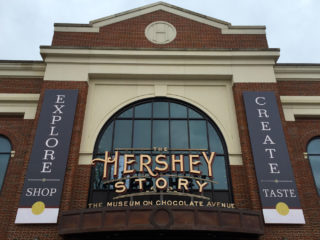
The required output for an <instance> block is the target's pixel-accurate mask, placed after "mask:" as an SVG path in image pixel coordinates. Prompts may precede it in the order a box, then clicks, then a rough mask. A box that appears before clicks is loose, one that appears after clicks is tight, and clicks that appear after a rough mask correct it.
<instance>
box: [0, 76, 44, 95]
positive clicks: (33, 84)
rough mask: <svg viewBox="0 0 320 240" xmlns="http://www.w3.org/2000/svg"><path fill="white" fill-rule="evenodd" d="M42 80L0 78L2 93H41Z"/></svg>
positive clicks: (0, 90) (0, 91)
mask: <svg viewBox="0 0 320 240" xmlns="http://www.w3.org/2000/svg"><path fill="white" fill-rule="evenodd" d="M42 82H43V79H42V78H0V93H40V89H41V85H42Z"/></svg>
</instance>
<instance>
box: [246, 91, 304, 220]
mask: <svg viewBox="0 0 320 240" xmlns="http://www.w3.org/2000/svg"><path fill="white" fill-rule="evenodd" d="M243 97H244V103H245V108H246V115H247V121H248V128H249V135H250V141H251V148H252V153H253V158H254V164H255V170H256V176H257V180H258V185H259V192H260V199H261V202H262V208H263V213H264V218H265V222H266V223H305V221H304V216H303V212H302V210H301V206H300V201H299V197H298V191H297V187H296V183H295V179H294V176H293V171H292V168H291V163H290V159H289V154H288V149H287V145H286V142H285V136H284V133H283V129H282V124H281V119H280V114H279V110H278V105H277V101H276V97H275V95H274V93H273V92H244V93H243Z"/></svg>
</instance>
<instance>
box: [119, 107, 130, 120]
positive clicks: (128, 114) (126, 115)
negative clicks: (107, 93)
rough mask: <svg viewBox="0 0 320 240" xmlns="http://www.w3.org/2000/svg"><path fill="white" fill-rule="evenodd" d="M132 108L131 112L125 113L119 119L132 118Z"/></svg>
mask: <svg viewBox="0 0 320 240" xmlns="http://www.w3.org/2000/svg"><path fill="white" fill-rule="evenodd" d="M132 113H133V111H132V108H130V109H129V110H127V111H125V112H124V113H122V114H121V115H120V116H119V118H132Z"/></svg>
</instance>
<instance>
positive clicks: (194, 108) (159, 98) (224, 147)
mask: <svg viewBox="0 0 320 240" xmlns="http://www.w3.org/2000/svg"><path fill="white" fill-rule="evenodd" d="M154 101H165V102H168V103H177V104H180V105H184V106H186V107H187V108H190V109H192V110H193V111H195V112H196V113H198V114H199V115H201V116H202V117H203V119H204V120H206V121H207V124H208V122H209V123H210V124H211V126H213V128H214V130H215V131H216V133H217V135H218V137H219V139H220V140H221V143H222V147H223V152H224V157H225V170H226V176H227V182H228V183H227V185H228V195H229V201H230V202H233V190H232V183H231V174H230V163H229V154H228V149H227V145H226V142H225V139H224V137H223V135H222V133H221V131H220V129H219V127H218V126H217V125H216V124H215V122H214V121H213V120H212V119H211V118H210V117H209V116H208V115H207V114H206V113H205V112H203V111H201V110H200V109H198V108H197V107H195V106H193V105H191V104H190V103H186V102H183V101H181V100H177V99H172V98H166V97H155V98H148V99H143V100H139V101H136V102H133V103H131V104H129V105H127V106H125V107H123V108H122V109H120V110H119V111H117V112H116V113H115V114H114V115H113V116H112V117H111V118H110V119H109V120H108V121H107V122H106V123H105V124H104V126H103V127H102V128H101V130H100V133H99V135H98V137H97V140H96V143H95V147H94V153H93V158H96V157H97V155H98V154H99V153H98V143H99V142H100V141H101V138H102V137H103V133H104V132H105V130H106V129H107V127H108V126H109V125H110V124H115V120H116V119H118V117H119V116H121V115H122V114H123V113H125V112H126V111H127V110H129V109H132V108H133V107H135V106H137V105H140V104H143V103H148V102H154ZM169 111H170V110H169ZM188 120H189V119H188ZM113 134H114V132H113ZM132 137H133V136H132ZM112 138H114V136H112ZM112 148H113V146H112ZM100 154H101V153H100ZM93 173H94V170H93V168H92V172H91V183H90V189H92V187H93V185H92V183H93V180H92V175H93ZM215 191H219V190H215ZM90 199H91V191H90V193H89V197H88V202H89V201H90Z"/></svg>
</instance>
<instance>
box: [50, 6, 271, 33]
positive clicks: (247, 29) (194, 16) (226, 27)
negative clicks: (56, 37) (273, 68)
mask: <svg viewBox="0 0 320 240" xmlns="http://www.w3.org/2000/svg"><path fill="white" fill-rule="evenodd" d="M158 10H163V11H166V12H169V13H172V14H175V15H178V16H181V17H185V18H188V19H191V20H194V21H197V22H200V23H203V24H207V25H209V26H212V27H216V28H220V29H221V30H222V34H265V26H232V25H231V23H228V22H225V21H222V20H219V19H216V18H212V17H209V16H206V15H202V14H200V13H196V12H193V11H190V10H187V9H184V8H180V7H177V6H174V5H171V4H168V3H164V2H156V3H153V4H149V5H145V6H142V7H139V8H135V9H132V10H128V11H125V12H121V13H118V14H114V15H111V16H108V17H104V18H99V19H96V20H92V21H90V22H89V24H76V25H75V24H61V23H59V24H55V25H54V26H55V28H54V30H55V31H57V32H99V28H100V27H103V26H107V25H110V24H114V23H117V22H120V21H124V20H127V19H131V18H134V17H138V16H141V15H144V14H147V13H151V12H154V11H158Z"/></svg>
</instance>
